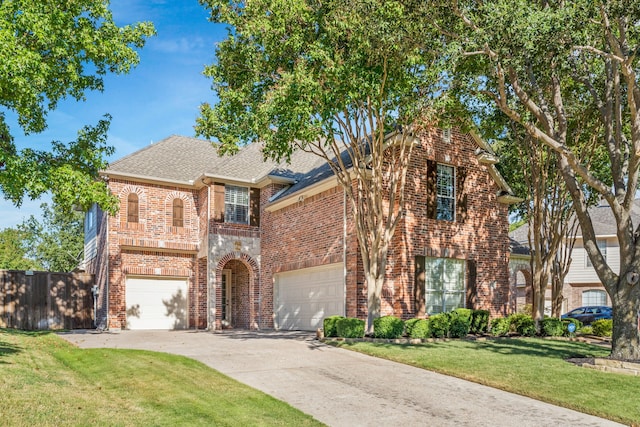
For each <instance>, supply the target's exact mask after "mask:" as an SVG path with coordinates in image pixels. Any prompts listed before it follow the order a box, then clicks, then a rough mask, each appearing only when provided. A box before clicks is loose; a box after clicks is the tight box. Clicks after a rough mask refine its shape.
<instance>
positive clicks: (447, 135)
mask: <svg viewBox="0 0 640 427" xmlns="http://www.w3.org/2000/svg"><path fill="white" fill-rule="evenodd" d="M442 140H443V141H444V142H445V143H447V144H450V143H451V128H446V129H442Z"/></svg>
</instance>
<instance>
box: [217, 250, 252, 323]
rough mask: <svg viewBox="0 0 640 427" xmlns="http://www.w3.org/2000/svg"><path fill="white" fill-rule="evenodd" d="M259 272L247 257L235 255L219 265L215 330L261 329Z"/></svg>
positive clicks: (225, 258) (231, 255)
mask: <svg viewBox="0 0 640 427" xmlns="http://www.w3.org/2000/svg"><path fill="white" fill-rule="evenodd" d="M259 277H260V275H259V269H258V264H257V262H256V261H255V260H254V259H253V258H252V257H250V256H249V255H247V254H244V253H239V252H232V253H229V254H227V255H225V256H223V257H222V258H221V259H220V260H219V261H218V263H217V264H216V271H215V283H214V286H213V291H214V292H215V320H214V322H213V323H214V325H215V329H225V328H237V329H258V328H259V324H260V319H259V306H258V305H259V298H258V295H259V291H258V287H259V284H258V283H257V281H258V278H259Z"/></svg>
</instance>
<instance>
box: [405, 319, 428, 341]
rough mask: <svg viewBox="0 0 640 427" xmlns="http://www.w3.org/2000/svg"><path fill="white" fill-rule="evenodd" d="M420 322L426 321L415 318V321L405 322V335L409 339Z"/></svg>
mask: <svg viewBox="0 0 640 427" xmlns="http://www.w3.org/2000/svg"><path fill="white" fill-rule="evenodd" d="M420 320H424V319H419V318H417V317H414V318H413V319H409V320H405V321H404V333H405V335H406V336H408V337H410V336H411V331H413V327H414V326H415V324H416V323H418V322H419V321H420Z"/></svg>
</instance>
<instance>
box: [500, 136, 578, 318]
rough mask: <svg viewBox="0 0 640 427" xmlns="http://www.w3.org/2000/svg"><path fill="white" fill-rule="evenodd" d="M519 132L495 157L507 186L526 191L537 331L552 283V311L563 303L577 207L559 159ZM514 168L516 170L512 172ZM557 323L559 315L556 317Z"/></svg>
mask: <svg viewBox="0 0 640 427" xmlns="http://www.w3.org/2000/svg"><path fill="white" fill-rule="evenodd" d="M521 133H522V132H518V130H517V129H515V130H513V131H512V132H511V133H510V135H511V136H514V137H513V139H512V140H511V142H510V143H507V144H503V145H501V149H500V150H497V154H498V155H499V156H500V158H501V159H503V160H504V159H507V161H505V162H501V163H502V165H501V171H502V172H503V174H504V175H503V176H505V177H506V178H507V179H509V182H519V183H521V185H522V186H524V189H526V190H527V191H526V192H525V193H524V194H523V195H524V196H526V200H525V201H524V202H523V203H522V204H520V206H519V208H518V209H519V214H520V215H522V216H524V218H525V219H526V222H527V226H528V239H529V249H530V254H531V261H530V265H531V272H532V276H533V278H532V287H533V289H532V302H533V304H532V315H533V319H534V320H535V322H536V328H539V327H540V322H541V321H542V319H544V309H545V295H546V290H547V287H548V286H549V283H550V282H551V284H552V287H551V290H552V292H551V300H552V305H553V306H554V307H552V308H555V309H557V311H559V310H560V306H557V305H556V304H555V303H557V302H558V301H560V303H561V302H562V288H563V283H564V278H565V277H566V275H567V273H568V270H569V266H570V263H571V251H572V249H573V245H574V243H575V238H576V231H577V222H576V221H575V216H574V215H573V204H572V203H571V197H570V195H569V192H568V191H567V190H566V186H565V185H564V182H563V181H562V177H561V176H560V172H559V171H558V169H557V167H556V165H557V158H556V155H555V153H554V152H553V151H552V150H550V149H548V148H547V147H544V146H540V145H538V144H536V143H535V141H534V140H532V138H531V137H530V136H529V135H526V134H525V135H521ZM514 167H515V169H514ZM555 315H556V317H559V313H557V312H555Z"/></svg>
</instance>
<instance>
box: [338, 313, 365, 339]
mask: <svg viewBox="0 0 640 427" xmlns="http://www.w3.org/2000/svg"><path fill="white" fill-rule="evenodd" d="M336 329H337V330H338V336H339V337H342V338H362V337H364V320H361V319H356V318H354V317H344V318H342V319H338V321H337V322H336Z"/></svg>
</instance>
